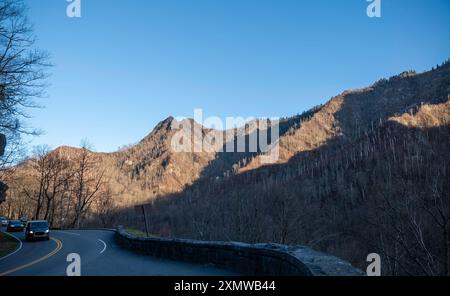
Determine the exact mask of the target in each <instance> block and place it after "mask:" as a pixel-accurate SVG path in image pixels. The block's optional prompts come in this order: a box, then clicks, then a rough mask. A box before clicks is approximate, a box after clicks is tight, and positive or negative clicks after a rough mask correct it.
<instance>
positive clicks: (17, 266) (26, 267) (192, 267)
mask: <svg viewBox="0 0 450 296" xmlns="http://www.w3.org/2000/svg"><path fill="white" fill-rule="evenodd" d="M2 230H4V229H2ZM11 234H12V235H14V236H15V237H16V238H17V239H19V240H20V242H21V246H20V248H19V249H18V250H17V251H16V252H15V253H12V254H10V255H8V256H7V257H3V258H0V276H65V275H66V269H67V267H68V265H69V264H70V262H67V255H68V254H70V253H77V254H79V255H80V257H81V275H82V276H147V275H152V276H197V275H198V276H201V275H207V276H208V275H213V276H214V275H218V276H222V275H223V276H228V275H235V274H234V273H232V272H230V271H226V270H221V269H218V268H215V267H212V266H204V265H197V264H190V263H184V262H177V261H170V260H164V259H159V258H154V257H150V256H144V255H139V254H135V253H133V252H131V251H128V250H125V249H123V248H121V247H119V246H118V245H117V244H116V243H115V242H114V233H113V232H111V231H106V230H105V231H103V230H70V231H51V233H50V236H51V240H49V241H36V242H26V241H25V234H24V233H11Z"/></svg>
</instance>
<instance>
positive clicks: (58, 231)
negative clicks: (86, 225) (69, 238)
mask: <svg viewBox="0 0 450 296" xmlns="http://www.w3.org/2000/svg"><path fill="white" fill-rule="evenodd" d="M54 231H55V232H57V233H65V234H71V235H76V236H81V234H79V233H75V232H68V231H62V230H54Z"/></svg>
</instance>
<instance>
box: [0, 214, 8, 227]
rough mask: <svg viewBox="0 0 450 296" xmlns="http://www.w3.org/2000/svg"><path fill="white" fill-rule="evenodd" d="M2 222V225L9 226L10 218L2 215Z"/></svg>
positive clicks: (0, 219) (0, 218) (0, 220)
mask: <svg viewBox="0 0 450 296" xmlns="http://www.w3.org/2000/svg"><path fill="white" fill-rule="evenodd" d="M0 224H1V226H8V218H6V217H3V216H2V217H0Z"/></svg>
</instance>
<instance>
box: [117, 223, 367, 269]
mask: <svg viewBox="0 0 450 296" xmlns="http://www.w3.org/2000/svg"><path fill="white" fill-rule="evenodd" d="M116 241H117V243H118V244H119V245H121V246H122V247H125V248H128V249H130V250H132V251H134V252H138V253H142V254H146V255H150V256H154V257H161V258H166V259H172V260H178V261H186V262H193V263H199V264H213V265H215V266H218V267H221V268H224V269H228V270H232V271H236V272H239V273H241V274H243V275H257V276H265V275H269V276H360V275H364V274H363V273H362V272H361V271H360V270H358V269H356V268H354V267H353V266H351V265H350V264H349V263H348V262H345V261H343V260H341V259H339V258H336V257H334V256H330V255H327V254H324V253H320V252H316V251H314V250H312V249H310V248H307V247H289V246H285V245H278V244H245V243H237V242H209V241H195V240H185V239H167V238H153V237H152V238H146V237H135V236H133V235H131V234H129V233H127V232H126V231H125V230H124V229H123V228H119V229H118V230H117V232H116Z"/></svg>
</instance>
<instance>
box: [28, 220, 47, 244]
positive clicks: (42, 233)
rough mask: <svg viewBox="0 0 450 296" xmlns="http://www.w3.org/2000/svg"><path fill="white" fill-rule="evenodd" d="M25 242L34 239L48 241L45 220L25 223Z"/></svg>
mask: <svg viewBox="0 0 450 296" xmlns="http://www.w3.org/2000/svg"><path fill="white" fill-rule="evenodd" d="M25 237H26V240H27V241H29V240H34V239H45V240H49V239H50V228H49V225H48V222H47V221H45V220H41V221H30V222H28V223H27V226H26V228H25Z"/></svg>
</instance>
